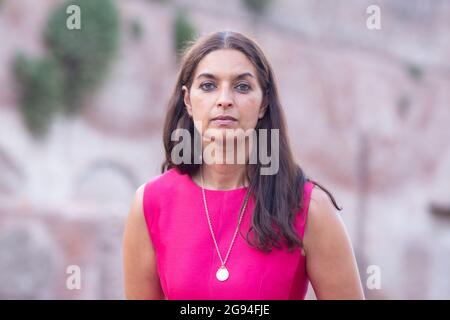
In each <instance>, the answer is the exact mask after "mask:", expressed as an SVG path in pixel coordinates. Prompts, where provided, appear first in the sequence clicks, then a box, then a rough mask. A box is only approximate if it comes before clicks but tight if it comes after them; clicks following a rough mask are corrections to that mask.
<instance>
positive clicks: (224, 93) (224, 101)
mask: <svg viewBox="0 0 450 320" xmlns="http://www.w3.org/2000/svg"><path fill="white" fill-rule="evenodd" d="M232 105H233V99H232V96H231V94H230V92H229V90H228V88H223V89H222V90H221V92H220V96H219V98H218V99H217V106H218V107H223V108H227V107H231V106H232Z"/></svg>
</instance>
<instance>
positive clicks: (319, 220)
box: [304, 186, 346, 252]
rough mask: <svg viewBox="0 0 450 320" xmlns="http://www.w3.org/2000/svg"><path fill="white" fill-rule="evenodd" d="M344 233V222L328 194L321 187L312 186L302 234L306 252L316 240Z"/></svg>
mask: <svg viewBox="0 0 450 320" xmlns="http://www.w3.org/2000/svg"><path fill="white" fill-rule="evenodd" d="M345 233H346V231H345V226H344V223H343V221H342V219H341V217H340V215H339V212H338V210H337V209H336V208H335V207H334V205H333V202H332V201H331V199H330V197H329V195H328V194H327V193H326V192H325V191H324V190H322V189H321V188H319V187H317V186H314V187H313V189H312V191H311V199H310V203H309V210H308V217H307V223H306V228H305V235H304V243H305V250H306V252H307V251H308V247H309V248H311V247H314V246H315V244H316V243H317V242H318V241H324V240H326V239H329V238H333V237H335V236H338V235H342V234H345Z"/></svg>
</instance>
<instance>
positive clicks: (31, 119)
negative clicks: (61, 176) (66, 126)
mask: <svg viewBox="0 0 450 320" xmlns="http://www.w3.org/2000/svg"><path fill="white" fill-rule="evenodd" d="M14 74H15V76H16V79H17V81H18V82H19V83H20V85H21V88H22V94H21V99H22V101H21V107H22V114H23V116H24V119H25V123H26V125H27V126H28V128H29V129H30V130H31V132H32V133H34V134H35V135H36V136H37V137H40V138H42V137H43V136H44V135H45V134H46V133H47V130H48V126H49V124H50V121H51V120H52V119H53V117H54V114H55V111H57V108H58V107H59V105H60V104H61V102H62V93H63V86H64V75H63V72H62V70H61V67H60V65H59V63H58V61H57V60H56V59H55V58H54V57H53V56H47V57H44V58H41V59H38V60H31V59H29V58H27V57H25V56H24V55H18V56H16V58H15V61H14Z"/></svg>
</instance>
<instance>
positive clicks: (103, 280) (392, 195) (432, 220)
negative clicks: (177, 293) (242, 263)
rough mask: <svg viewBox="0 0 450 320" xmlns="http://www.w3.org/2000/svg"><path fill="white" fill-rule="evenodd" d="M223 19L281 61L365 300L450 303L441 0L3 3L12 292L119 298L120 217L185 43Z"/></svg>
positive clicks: (447, 90)
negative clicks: (72, 283) (77, 275)
mask: <svg viewBox="0 0 450 320" xmlns="http://www.w3.org/2000/svg"><path fill="white" fill-rule="evenodd" d="M72 4H76V5H77V6H78V7H79V8H80V9H81V12H80V13H81V20H80V22H81V25H80V27H81V29H77V28H76V19H75V20H74V18H73V14H76V10H75V9H73V7H71V8H69V7H70V5H72ZM371 5H376V6H377V7H376V8H378V9H379V12H378V13H379V18H380V19H379V22H380V25H379V27H380V28H375V29H373V28H370V27H368V24H367V22H368V20H370V19H371V16H372V13H373V12H376V10H375V11H371V9H368V8H369V6H371ZM372 8H373V7H372ZM376 8H375V9H376ZM74 10H75V11H74ZM69 25H70V26H71V27H70V28H69ZM74 26H75V27H74ZM221 29H231V30H235V31H240V32H243V33H244V34H247V35H249V36H251V37H253V38H254V39H256V40H257V41H258V43H259V44H260V45H261V46H262V48H263V50H264V52H265V53H266V55H267V57H268V59H269V61H271V63H272V66H273V68H274V71H275V74H276V77H277V81H278V84H279V89H280V95H281V101H282V105H283V107H284V109H285V113H286V116H287V120H288V127H289V131H290V139H291V143H292V145H293V148H294V151H295V156H296V159H297V161H298V163H299V164H300V165H301V167H302V168H303V170H304V171H305V172H306V173H307V175H309V176H310V177H312V178H313V179H315V180H316V181H318V182H320V183H321V184H323V185H324V186H326V187H327V188H328V189H329V190H330V191H332V193H333V195H334V196H335V198H336V200H337V202H338V204H339V205H340V206H342V207H343V210H342V211H341V212H340V214H341V216H342V218H343V220H344V222H345V223H346V226H347V229H348V232H349V234H350V237H351V239H352V242H353V245H354V249H355V252H356V255H357V259H358V263H359V268H360V273H361V280H362V283H363V286H364V289H365V293H366V297H367V298H368V299H449V298H450V232H449V231H450V228H449V227H450V129H449V127H450V59H449V57H450V41H449V40H450V37H449V33H450V1H447V0H433V1H432V0H391V1H387V0H386V1H382V0H380V1H372V0H371V1H365V0H302V1H297V0H296V1H292V0H229V1H206V0H190V1H187V0H165V1H163V0H159V1H157V0H153V1H151V0H116V1H114V0H79V1H62V0H61V1H60V0H0V298H2V299H12V298H19V299H123V298H124V290H123V273H122V252H121V251H122V235H123V228H124V223H125V219H126V216H127V213H128V209H129V206H130V204H131V200H132V197H133V194H134V192H135V190H136V189H137V187H139V186H140V185H141V184H143V183H145V182H146V181H148V180H149V179H151V178H153V177H155V176H156V175H158V174H160V164H161V162H162V160H163V146H162V125H163V118H164V114H165V110H166V106H167V102H168V99H169V96H170V94H171V92H172V89H173V87H174V85H175V80H176V79H175V77H176V73H177V70H178V68H179V58H178V52H179V50H180V48H182V47H183V45H184V44H185V43H186V41H187V40H191V39H193V38H195V37H196V36H197V35H201V34H205V33H209V32H212V31H216V30H221ZM72 265H75V266H78V267H79V268H80V270H81V288H80V289H79V290H77V289H75V290H70V289H68V287H67V286H66V284H67V279H68V277H69V276H70V274H69V273H67V271H68V266H72ZM373 270H375V271H376V272H375V273H374V271H373ZM371 276H372V279H371V278H370V277H371ZM373 276H377V277H378V278H377V279H378V280H379V283H378V284H379V285H378V286H377V287H376V288H374V287H373V285H370V284H369V285H367V282H370V283H372V284H373ZM308 298H309V299H314V298H315V297H314V293H313V290H311V288H310V290H309V293H308Z"/></svg>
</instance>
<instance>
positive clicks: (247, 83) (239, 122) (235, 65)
mask: <svg viewBox="0 0 450 320" xmlns="http://www.w3.org/2000/svg"><path fill="white" fill-rule="evenodd" d="M183 94H184V103H185V105H186V109H187V112H188V113H189V115H190V117H191V118H192V119H193V121H194V124H195V127H196V128H197V130H198V131H199V132H200V133H202V134H203V133H204V132H205V130H206V129H210V130H208V131H211V132H217V130H220V131H223V132H225V129H243V130H244V131H247V130H248V129H254V128H255V127H256V124H257V122H258V119H260V118H262V117H263V116H264V113H265V110H266V108H265V107H263V106H261V103H262V101H263V94H262V89H261V86H260V85H259V82H258V79H257V73H256V69H255V67H254V66H253V64H252V63H251V62H250V60H249V59H248V58H247V57H246V55H245V54H243V53H242V52H240V51H238V50H234V49H220V50H215V51H213V52H211V53H209V54H207V55H206V56H205V57H204V58H203V59H202V60H201V61H200V62H199V64H198V65H197V68H196V70H195V72H194V76H193V82H192V85H191V88H190V90H188V88H187V87H186V86H183ZM218 116H231V117H233V118H234V119H235V120H231V121H230V120H228V121H226V120H214V118H216V117H218ZM200 125H201V127H199V126H200Z"/></svg>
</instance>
